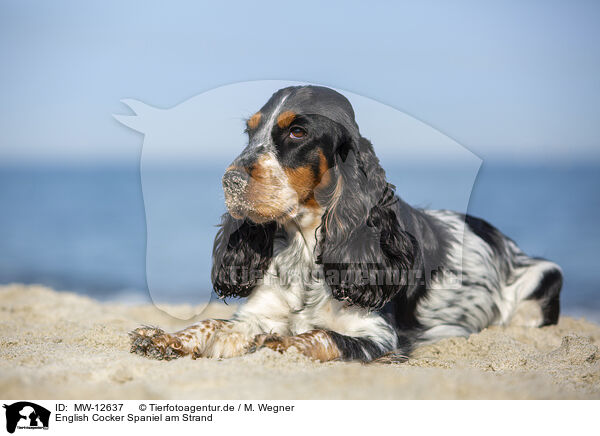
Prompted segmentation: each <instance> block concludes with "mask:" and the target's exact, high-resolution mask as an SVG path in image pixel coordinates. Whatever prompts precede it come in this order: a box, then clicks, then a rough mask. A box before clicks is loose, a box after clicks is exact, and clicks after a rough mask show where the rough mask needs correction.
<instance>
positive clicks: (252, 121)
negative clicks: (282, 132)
mask: <svg viewBox="0 0 600 436" xmlns="http://www.w3.org/2000/svg"><path fill="white" fill-rule="evenodd" d="M261 118H262V114H261V113H260V112H256V113H255V114H254V115H252V116H251V117H250V118H248V122H247V123H246V125H247V126H248V128H249V129H256V128H257V127H258V124H259V123H260V119H261Z"/></svg>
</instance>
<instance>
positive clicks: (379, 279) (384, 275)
mask: <svg viewBox="0 0 600 436" xmlns="http://www.w3.org/2000/svg"><path fill="white" fill-rule="evenodd" d="M330 171H331V172H332V177H331V178H330V180H331V183H330V184H329V186H327V187H324V188H323V190H322V191H321V192H319V197H321V200H320V201H319V202H320V203H321V204H326V205H327V209H326V211H325V213H324V215H323V219H322V223H321V228H320V246H319V248H318V252H317V263H320V264H322V265H323V270H324V271H323V272H324V276H325V280H326V282H327V283H328V285H329V286H330V288H331V290H332V293H333V296H334V297H335V298H336V299H338V300H344V301H348V302H349V303H351V304H355V305H358V306H361V307H365V308H369V309H373V310H377V309H380V308H381V307H383V306H384V305H385V304H386V303H387V302H389V301H390V300H391V299H392V298H393V297H394V296H395V295H396V294H397V293H398V292H399V291H401V290H402V289H403V287H405V286H406V282H405V279H406V275H407V274H409V271H410V270H411V268H413V265H414V264H415V262H418V261H419V259H418V258H419V250H418V247H417V244H416V240H415V238H414V237H413V236H412V235H410V234H409V233H408V232H406V231H404V230H403V228H401V223H400V222H399V221H398V218H397V213H398V212H399V204H398V198H397V197H396V195H395V192H394V189H395V187H394V186H393V185H391V184H389V183H387V181H386V180H385V172H384V171H383V169H382V168H381V166H380V165H379V160H378V159H377V157H376V156H375V153H374V151H373V148H372V146H371V144H370V143H369V141H367V140H366V139H364V138H362V137H358V138H356V139H352V138H350V139H346V140H344V142H343V143H342V144H341V145H340V146H339V147H338V148H337V150H336V151H335V156H334V167H333V168H332V169H331V170H330Z"/></svg>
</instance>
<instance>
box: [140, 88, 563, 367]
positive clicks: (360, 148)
mask: <svg viewBox="0 0 600 436" xmlns="http://www.w3.org/2000/svg"><path fill="white" fill-rule="evenodd" d="M246 131H247V133H248V145H247V147H246V148H245V149H244V150H243V151H242V153H241V154H240V155H239V156H238V157H237V158H236V159H235V160H234V161H233V163H232V164H231V166H230V167H229V168H227V170H226V172H225V175H224V176H223V189H224V192H225V201H226V205H227V209H228V213H226V214H225V215H224V216H223V217H222V223H221V226H220V229H219V231H218V233H217V236H216V239H215V244H214V248H213V267H212V282H213V287H214V291H215V292H216V293H217V295H218V296H220V297H222V298H225V297H247V300H246V301H245V302H244V303H243V304H242V305H241V307H240V308H239V309H238V311H237V313H236V314H235V315H234V316H233V317H232V318H231V319H228V320H224V319H207V320H205V321H201V322H199V323H196V324H194V325H192V326H190V327H188V328H186V329H184V330H181V331H179V332H176V333H166V332H164V331H162V330H161V329H158V328H153V327H140V328H138V329H136V330H135V331H133V332H131V334H130V335H131V344H132V347H131V351H132V352H135V353H138V354H142V355H145V356H148V357H153V358H157V359H172V358H176V357H180V356H184V355H188V354H189V355H191V356H192V357H194V358H197V357H219V358H224V357H232V356H239V355H242V354H245V353H249V352H253V351H254V350H256V349H258V348H261V347H268V348H271V349H273V350H276V351H280V352H283V351H285V350H287V349H288V348H290V347H295V348H296V349H297V350H298V351H299V352H301V353H303V354H305V355H306V356H309V357H311V358H313V359H316V360H320V361H329V360H334V359H338V360H361V361H365V362H367V361H372V360H375V359H381V360H385V359H386V356H391V357H393V356H408V355H409V354H410V352H411V350H412V349H413V348H414V347H415V345H418V344H422V343H426V342H431V341H436V340H439V339H441V338H444V337H449V336H467V335H469V334H471V333H474V332H478V331H480V330H481V329H483V328H485V327H487V326H489V325H506V324H509V323H519V324H521V325H528V326H543V325H547V324H555V323H556V322H557V320H558V314H559V293H560V289H561V286H562V273H561V270H560V268H559V267H558V266H557V265H556V264H554V263H552V262H549V261H547V260H544V259H540V258H534V257H529V256H527V255H526V254H524V253H523V252H522V251H521V250H520V249H519V247H517V245H516V244H515V243H514V242H513V241H512V240H511V239H509V238H508V237H506V236H504V235H503V234H502V233H500V232H499V231H498V230H497V229H496V228H494V227H492V226H491V225H490V224H488V223H487V222H486V221H483V220H481V219H479V218H475V217H472V216H469V215H462V214H459V213H456V212H451V211H446V210H421V209H415V208H413V207H411V206H410V205H408V204H407V203H405V202H404V201H402V199H401V198H399V197H398V196H397V195H396V193H395V187H394V186H393V185H392V184H390V183H388V182H387V181H386V177H385V172H384V170H383V168H382V167H381V166H380V164H379V160H378V159H377V157H376V155H375V152H374V150H373V146H372V145H371V143H370V142H369V141H368V140H367V139H365V138H363V137H362V136H361V134H360V133H359V128H358V125H357V124H356V121H355V119H354V111H353V109H352V106H351V105H350V103H349V101H348V100H347V99H346V98H345V97H344V96H342V95H341V94H339V93H338V92H336V91H334V90H331V89H328V88H324V87H318V86H296V87H289V88H284V89H281V90H279V91H277V92H276V93H275V94H273V96H272V97H271V98H270V99H269V101H268V102H267V103H266V104H265V105H264V106H263V107H262V108H261V109H260V111H258V112H256V113H255V114H254V115H252V116H251V117H250V118H249V119H248V120H247V129H246Z"/></svg>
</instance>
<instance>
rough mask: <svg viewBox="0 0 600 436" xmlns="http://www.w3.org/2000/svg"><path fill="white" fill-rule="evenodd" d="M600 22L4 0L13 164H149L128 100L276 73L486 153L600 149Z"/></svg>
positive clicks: (569, 10)
mask: <svg viewBox="0 0 600 436" xmlns="http://www.w3.org/2000/svg"><path fill="white" fill-rule="evenodd" d="M598 23H600V3H599V2H595V1H589V2H588V1H573V2H567V1H563V2H553V1H537V2H536V1H527V2H522V1H521V2H516V1H515V2H509V1H506V2H493V3H492V2H480V1H472V2H471V1H462V2H442V1H440V2H427V1H425V2H412V3H410V4H409V3H394V4H393V5H392V4H391V3H390V4H386V3H385V2H381V3H379V2H363V3H358V2H356V3H354V2H349V1H346V2H328V3H327V5H325V4H320V2H310V1H304V2H301V3H289V4H288V3H282V2H271V3H269V2H264V3H259V2H240V3H228V4H225V3H224V2H222V3H217V2H206V3H203V4H201V3H199V2H193V3H192V2H189V3H183V2H168V3H167V2H143V3H142V2H139V3H136V2H118V1H114V2H111V1H103V2H93V3H92V2H76V1H73V2H66V1H56V2H52V3H51V2H43V1H38V2H31V1H5V2H2V4H1V6H0V59H1V64H2V68H1V69H0V76H1V80H0V95H1V96H2V105H1V106H0V161H2V162H46V161H48V162H59V163H60V162H69V163H79V162H110V161H118V162H131V163H134V162H136V161H137V159H139V153H140V147H141V144H142V140H141V136H140V135H139V134H137V133H135V132H133V131H131V130H129V129H127V128H126V127H124V126H122V125H120V124H119V123H118V122H117V121H116V120H114V119H113V118H112V116H111V114H113V113H127V109H126V108H125V107H124V106H123V105H122V104H121V103H120V102H119V101H120V100H121V99H123V98H135V99H138V100H141V101H144V102H146V103H149V104H152V105H154V106H158V107H163V108H167V107H172V106H174V105H176V104H178V103H181V102H182V101H185V100H187V99H189V98H191V97H193V96H195V95H197V94H199V93H202V92H205V91H207V90H210V89H213V88H215V87H218V86H222V85H226V84H231V83H235V82H240V81H248V80H264V79H285V80H298V81H306V82H315V83H321V84H324V85H329V86H332V87H336V88H339V89H346V90H348V91H351V92H354V93H356V94H359V95H363V96H366V97H370V98H373V99H375V100H378V101H380V102H382V103H385V104H387V105H390V106H393V107H395V108H397V109H400V110H403V111H405V112H406V113H408V114H410V115H412V116H414V117H416V118H418V119H420V120H422V121H424V122H426V123H428V124H429V125H431V126H433V127H434V128H436V129H438V130H440V131H441V132H443V133H445V134H447V135H449V136H450V137H452V138H454V139H455V140H456V141H458V142H459V143H461V144H463V145H465V146H466V147H468V148H469V149H470V150H472V151H473V152H475V153H476V154H477V155H479V156H481V157H482V158H483V159H484V161H486V160H487V161H511V162H524V161H531V162H539V163H545V162H560V163H565V162H567V163H568V162H579V161H585V162H589V161H600V107H599V105H598V102H599V101H600V49H599V48H598V47H599V46H600V44H599V43H600V26H599V25H598ZM266 97H267V96H265V98H266ZM244 115H247V114H246V113H242V114H240V116H244ZM376 146H377V145H376Z"/></svg>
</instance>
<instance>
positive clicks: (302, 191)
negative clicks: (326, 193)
mask: <svg viewBox="0 0 600 436" xmlns="http://www.w3.org/2000/svg"><path fill="white" fill-rule="evenodd" d="M283 171H284V172H285V174H286V175H287V178H288V183H289V184H290V186H291V187H292V189H293V190H294V191H296V193H297V194H298V200H300V202H301V203H303V202H304V201H305V200H307V199H308V198H309V197H310V196H311V195H312V193H313V189H314V188H315V186H316V185H317V180H316V178H315V173H314V172H313V170H312V168H311V166H310V165H306V166H303V167H298V168H285V169H284V170H283Z"/></svg>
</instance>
